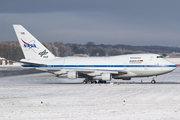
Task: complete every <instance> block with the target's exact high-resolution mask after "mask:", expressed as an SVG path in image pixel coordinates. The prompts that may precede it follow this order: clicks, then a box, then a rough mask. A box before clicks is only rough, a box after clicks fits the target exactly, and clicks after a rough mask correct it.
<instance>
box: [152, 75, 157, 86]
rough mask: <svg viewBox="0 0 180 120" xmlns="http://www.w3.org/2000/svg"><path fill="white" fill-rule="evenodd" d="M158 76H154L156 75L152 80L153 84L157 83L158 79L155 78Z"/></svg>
mask: <svg viewBox="0 0 180 120" xmlns="http://www.w3.org/2000/svg"><path fill="white" fill-rule="evenodd" d="M156 77H157V76H154V77H153V80H152V81H151V83H152V84H155V83H156V80H155V78H156Z"/></svg>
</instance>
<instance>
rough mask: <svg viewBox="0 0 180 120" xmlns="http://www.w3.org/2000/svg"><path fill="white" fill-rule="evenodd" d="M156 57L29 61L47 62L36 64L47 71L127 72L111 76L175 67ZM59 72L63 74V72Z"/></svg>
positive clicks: (150, 73) (158, 72) (148, 73)
mask: <svg viewBox="0 0 180 120" xmlns="http://www.w3.org/2000/svg"><path fill="white" fill-rule="evenodd" d="M158 57H159V55H157V54H130V55H120V56H113V57H62V58H56V59H52V60H48V61H46V60H43V61H42V60H41V61H37V60H35V61H31V62H36V63H37V62H38V63H42V64H47V65H46V66H37V68H38V69H45V70H49V71H57V70H59V71H62V70H64V69H69V71H78V70H107V71H127V74H114V75H113V78H128V77H148V76H156V75H161V74H165V73H168V72H171V71H173V70H174V69H175V68H176V65H174V64H173V63H171V62H169V61H167V60H165V59H163V58H158ZM24 66H25V67H30V66H28V65H27V66H26V65H24ZM60 73H62V74H63V72H60ZM99 74H100V73H98V72H94V73H92V74H91V73H89V74H88V75H91V76H96V75H99Z"/></svg>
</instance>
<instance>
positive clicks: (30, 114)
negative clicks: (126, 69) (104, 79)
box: [0, 68, 180, 120]
mask: <svg viewBox="0 0 180 120" xmlns="http://www.w3.org/2000/svg"><path fill="white" fill-rule="evenodd" d="M179 73H180V69H179V68H177V69H176V70H175V71H174V72H172V73H169V74H166V75H162V76H158V78H157V79H156V80H157V84H150V81H151V79H152V78H134V79H132V80H131V81H122V80H119V81H118V80H113V81H112V82H114V83H120V85H117V84H82V81H83V79H77V80H68V79H59V78H56V77H54V75H52V74H49V73H38V74H29V75H19V76H18V75H17V76H10V77H0V119H2V120H6V119H7V120H9V119H12V120H28V119H36V120H38V119H53V120H54V119H57V120H59V119H62V120H63V119H70V120H81V119H83V120H99V119H101V120H114V119H115V120H117V119H128V120H144V119H146V120H152V119H156V120H162V119H163V120H179V118H180V92H179V91H180V74H179ZM133 81H134V83H133ZM141 81H142V83H141ZM124 101H125V102H124Z"/></svg>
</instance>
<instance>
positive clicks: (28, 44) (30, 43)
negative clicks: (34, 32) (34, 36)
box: [21, 39, 37, 48]
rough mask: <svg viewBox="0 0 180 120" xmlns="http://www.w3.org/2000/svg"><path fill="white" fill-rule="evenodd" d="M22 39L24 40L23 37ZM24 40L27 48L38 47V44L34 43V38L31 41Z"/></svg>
mask: <svg viewBox="0 0 180 120" xmlns="http://www.w3.org/2000/svg"><path fill="white" fill-rule="evenodd" d="M21 40H22V39H21ZM22 42H23V43H24V47H25V48H37V47H36V44H34V43H35V41H34V40H32V41H31V42H29V43H27V42H25V41H24V40H22Z"/></svg>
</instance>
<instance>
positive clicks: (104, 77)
mask: <svg viewBox="0 0 180 120" xmlns="http://www.w3.org/2000/svg"><path fill="white" fill-rule="evenodd" d="M111 79H112V75H111V73H104V74H102V80H105V81H110V80H111Z"/></svg>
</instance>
